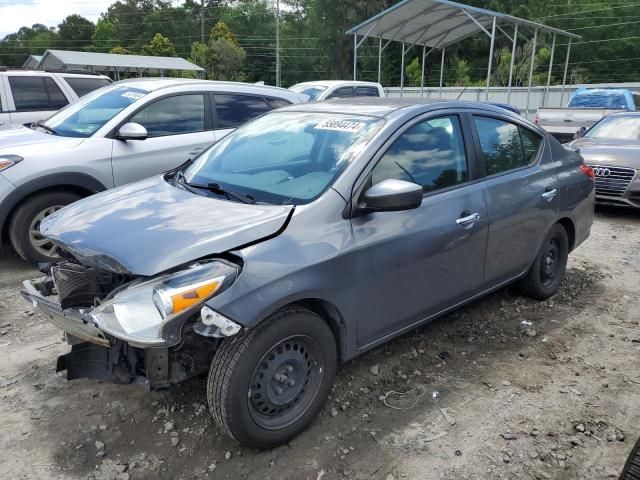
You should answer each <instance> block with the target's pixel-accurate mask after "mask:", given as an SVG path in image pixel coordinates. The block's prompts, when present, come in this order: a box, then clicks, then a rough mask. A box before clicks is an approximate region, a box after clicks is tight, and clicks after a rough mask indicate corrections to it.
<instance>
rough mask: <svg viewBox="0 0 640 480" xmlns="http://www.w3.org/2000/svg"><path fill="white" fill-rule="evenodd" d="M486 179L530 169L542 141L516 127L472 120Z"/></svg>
mask: <svg viewBox="0 0 640 480" xmlns="http://www.w3.org/2000/svg"><path fill="white" fill-rule="evenodd" d="M473 120H474V123H475V126H476V131H477V132H478V138H479V139H480V147H481V149H482V154H483V156H484V163H485V169H486V174H487V176H489V175H496V174H498V173H503V172H507V171H509V170H515V169H517V168H522V167H526V166H528V165H530V164H531V163H532V162H533V161H534V160H535V159H536V157H537V153H538V150H539V149H540V145H541V144H542V138H541V137H540V136H539V135H538V134H535V133H533V132H532V131H530V130H527V129H525V128H522V127H519V126H518V125H515V124H513V123H510V122H507V121H504V120H499V119H497V118H490V117H480V116H474V117H473Z"/></svg>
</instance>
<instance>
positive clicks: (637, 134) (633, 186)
mask: <svg viewBox="0 0 640 480" xmlns="http://www.w3.org/2000/svg"><path fill="white" fill-rule="evenodd" d="M569 146H570V147H571V148H576V149H578V150H579V151H580V154H581V155H582V156H583V157H584V159H585V162H587V163H588V164H589V165H591V166H592V167H593V170H594V173H595V176H596V202H598V203H602V204H608V205H617V206H623V207H635V208H640V175H638V172H639V171H640V112H627V113H617V114H614V115H609V116H607V117H604V118H603V119H602V120H600V121H599V122H598V123H597V124H595V125H594V126H593V127H592V128H591V129H589V130H588V131H587V132H586V133H585V134H584V135H583V136H582V137H581V138H578V139H577V140H574V141H573V142H571V143H570V144H569Z"/></svg>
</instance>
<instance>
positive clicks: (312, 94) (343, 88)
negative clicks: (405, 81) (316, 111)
mask: <svg viewBox="0 0 640 480" xmlns="http://www.w3.org/2000/svg"><path fill="white" fill-rule="evenodd" d="M289 90H291V91H293V92H297V93H303V94H305V95H309V100H310V101H316V102H322V101H323V100H331V99H333V98H354V97H380V98H384V97H385V96H386V95H385V93H384V88H382V85H380V84H379V83H375V82H361V81H351V80H317V81H314V82H304V83H298V84H296V85H293V86H292V87H289Z"/></svg>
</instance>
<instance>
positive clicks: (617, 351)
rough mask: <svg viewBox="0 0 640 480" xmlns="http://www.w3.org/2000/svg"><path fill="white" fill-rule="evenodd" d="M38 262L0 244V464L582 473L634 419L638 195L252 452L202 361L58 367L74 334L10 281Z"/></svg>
mask: <svg viewBox="0 0 640 480" xmlns="http://www.w3.org/2000/svg"><path fill="white" fill-rule="evenodd" d="M34 274H35V272H34V271H33V269H31V268H29V267H27V266H25V265H24V264H23V263H22V262H20V261H18V260H17V259H16V258H14V257H12V256H7V255H5V257H3V258H1V259H0V359H1V361H0V477H1V478H3V479H4V478H65V479H66V478H96V479H120V480H125V479H128V478H132V479H138V478H140V479H147V478H149V479H151V478H153V479H156V478H171V479H174V478H175V479H180V478H181V479H189V478H212V479H225V478H230V479H254V478H255V479H311V480H320V479H324V480H330V479H341V478H350V479H383V480H391V479H395V480H398V479H416V480H417V479H420V480H426V479H452V480H453V479H455V480H460V479H516V478H518V479H589V480H591V479H599V478H617V476H618V475H619V472H620V469H621V468H622V465H623V464H624V461H625V459H626V457H627V455H628V454H629V452H630V450H631V448H632V445H633V443H634V442H635V439H636V438H637V437H638V436H640V327H639V321H640V295H639V294H638V286H639V285H640V213H638V212H630V211H623V210H615V209H607V210H599V211H598V213H597V219H596V223H595V225H594V228H593V231H592V236H591V239H590V240H589V241H588V242H587V243H586V244H585V245H583V246H582V247H580V248H579V249H578V250H577V251H576V252H574V254H573V255H572V257H571V260H570V264H569V270H568V272H567V279H566V282H565V285H564V286H563V288H562V290H561V293H559V294H558V295H557V296H556V297H555V298H553V299H551V300H550V301H547V302H542V303H540V302H535V301H531V300H528V299H525V298H523V297H521V296H519V295H518V294H517V292H515V291H513V289H505V290H502V291H499V292H497V293H495V294H493V295H491V296H489V297H487V298H485V299H483V300H480V301H478V302H475V303H474V304H472V305H469V306H468V307H466V308H464V309H462V310H459V311H458V312H455V313H453V314H451V315H448V316H446V317H445V318H442V319H440V320H437V321H435V322H433V323H431V324H429V325H427V326H424V327H422V328H420V329H418V330H416V331H414V332H411V333H409V334H407V335H404V336H402V337H401V338H399V339H396V340H394V341H392V342H390V343H388V344H387V345H385V346H382V347H379V348H377V349H375V350H373V351H371V352H369V353H367V354H366V355H364V356H362V357H360V358H359V359H357V360H355V361H352V362H350V363H348V364H346V365H343V366H342V368H341V369H340V371H339V374H338V378H337V381H336V386H335V389H334V391H333V393H332V395H331V398H330V400H329V401H328V402H327V404H326V407H325V409H324V411H323V413H322V415H321V416H319V417H318V418H317V419H316V421H315V422H314V423H313V425H312V426H311V428H310V429H309V430H307V431H306V432H305V433H303V434H302V435H301V436H299V437H298V438H296V439H295V440H294V441H293V442H291V443H290V444H289V445H287V446H284V447H280V448H277V449H275V450H271V451H263V452H257V451H252V450H248V449H244V448H242V447H239V446H238V445H237V444H234V443H233V442H232V441H230V440H228V439H227V438H226V437H224V436H222V435H221V434H219V433H218V432H217V431H216V429H215V427H214V425H213V423H212V420H211V418H210V417H209V414H208V412H207V410H206V408H205V406H204V401H205V389H204V382H203V380H202V379H198V380H194V381H191V382H189V383H187V384H184V385H181V386H178V387H176V388H173V389H171V390H169V391H162V392H152V393H145V392H144V391H143V389H142V388H141V387H138V386H115V385H110V384H104V383H100V382H97V381H88V380H77V381H73V382H67V381H66V380H65V379H64V376H63V374H56V373H54V371H55V360H56V357H57V356H58V355H60V354H63V353H65V352H66V351H67V349H68V347H67V346H66V345H65V344H64V343H63V342H62V341H61V335H60V333H59V331H58V330H57V329H56V328H55V327H53V326H51V325H50V324H48V323H47V322H46V321H45V320H44V319H43V318H41V317H40V316H39V315H38V314H37V313H34V312H33V310H32V308H31V307H30V306H29V305H28V304H26V303H25V302H24V301H23V300H22V299H21V298H20V297H19V295H18V289H19V287H20V283H21V281H22V280H23V279H25V278H27V277H29V276H30V275H34ZM174 444H176V445H174ZM101 452H102V453H101Z"/></svg>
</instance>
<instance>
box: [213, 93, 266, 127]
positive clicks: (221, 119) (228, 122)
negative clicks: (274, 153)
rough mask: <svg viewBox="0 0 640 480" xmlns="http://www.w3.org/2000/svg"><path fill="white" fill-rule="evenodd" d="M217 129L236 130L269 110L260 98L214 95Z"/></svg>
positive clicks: (238, 95)
mask: <svg viewBox="0 0 640 480" xmlns="http://www.w3.org/2000/svg"><path fill="white" fill-rule="evenodd" d="M214 99H215V102H216V112H217V114H218V128H222V129H225V128H238V127H239V126H240V125H242V124H243V123H247V122H248V121H249V120H253V119H254V118H256V117H258V116H260V115H262V114H263V113H265V112H268V111H269V110H271V108H270V107H269V105H267V103H266V102H265V101H264V99H263V98H262V97H258V96H255V95H241V94H226V93H225V94H216V95H214Z"/></svg>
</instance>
